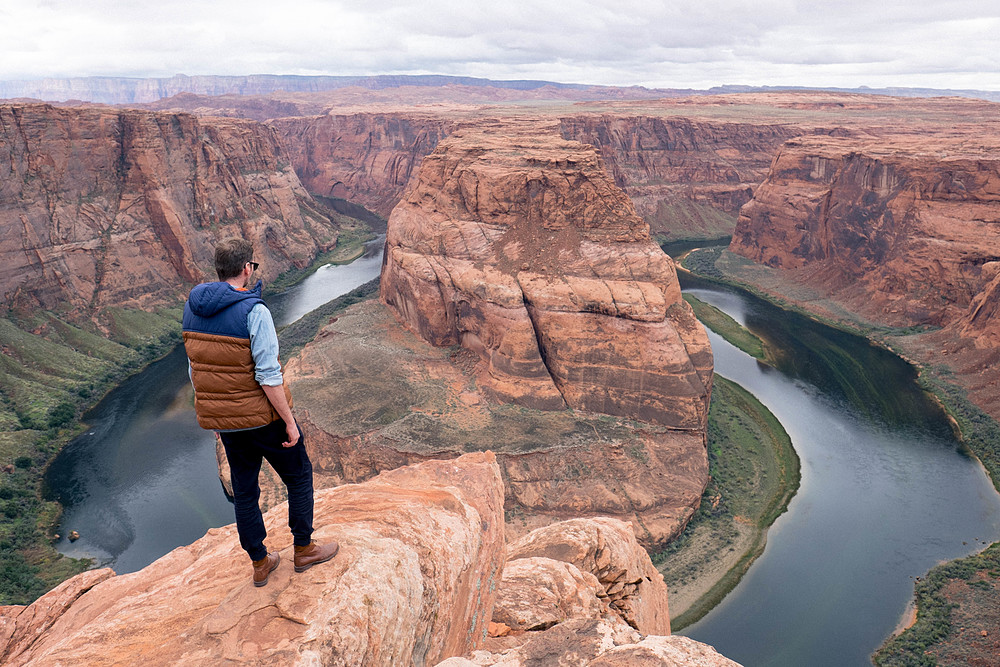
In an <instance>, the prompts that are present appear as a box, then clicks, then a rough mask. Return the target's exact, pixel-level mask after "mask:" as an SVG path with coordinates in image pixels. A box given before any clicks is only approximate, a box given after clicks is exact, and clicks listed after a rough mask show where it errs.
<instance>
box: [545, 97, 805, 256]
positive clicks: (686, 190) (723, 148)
mask: <svg viewBox="0 0 1000 667" xmlns="http://www.w3.org/2000/svg"><path fill="white" fill-rule="evenodd" d="M802 131H803V130H802V128H801V127H797V126H794V125H789V124H782V123H775V122H764V121H762V122H757V123H737V122H712V121H709V120H707V119H698V118H685V117H670V116H667V117H658V116H645V115H628V114H614V113H605V114H601V115H586V116H572V117H564V118H562V119H561V120H560V132H561V134H562V136H563V137H565V138H567V139H572V140H575V141H581V142H583V143H587V144H592V145H593V146H595V147H596V148H597V150H598V151H599V152H600V155H601V158H602V159H603V160H604V163H605V164H606V165H607V167H608V171H609V172H610V174H611V175H612V177H613V178H614V181H615V184H616V185H618V187H620V188H622V190H624V191H625V194H627V195H628V196H629V198H630V199H631V200H632V203H633V204H634V205H635V208H636V211H637V212H638V213H639V214H640V215H641V216H642V217H643V219H645V220H646V222H648V223H649V225H650V228H651V229H652V231H653V233H654V234H657V235H662V236H663V237H666V238H670V239H686V238H712V237H718V236H726V235H728V234H730V233H731V232H732V228H733V226H734V224H735V221H736V218H737V216H738V214H739V210H740V207H741V206H743V205H744V204H746V203H747V202H748V201H749V200H750V198H751V196H752V195H753V190H754V188H756V187H757V185H759V184H760V182H761V181H763V180H764V177H765V176H766V175H767V170H768V166H769V165H770V163H771V159H772V158H773V156H774V154H775V153H776V152H777V150H778V148H779V147H780V146H781V144H782V143H783V142H785V141H786V140H788V139H791V138H793V137H795V136H798V135H799V134H801V133H802Z"/></svg>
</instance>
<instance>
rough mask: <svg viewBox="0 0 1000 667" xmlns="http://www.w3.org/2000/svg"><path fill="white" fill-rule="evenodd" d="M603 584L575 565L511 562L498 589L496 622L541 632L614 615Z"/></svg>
mask: <svg viewBox="0 0 1000 667" xmlns="http://www.w3.org/2000/svg"><path fill="white" fill-rule="evenodd" d="M606 598H607V595H606V592H605V589H604V587H603V586H602V585H601V582H600V581H598V580H597V577H595V576H594V575H593V574H591V573H590V572H581V571H580V568H578V567H577V566H576V565H573V564H572V563H567V562H564V561H559V560H555V559H552V558H542V557H529V558H518V559H517V560H512V561H509V562H508V563H507V564H506V565H505V566H504V569H503V578H502V579H501V580H500V585H499V586H498V587H497V601H496V605H495V606H494V607H493V622H494V623H498V624H501V623H502V624H503V625H505V626H507V627H508V628H510V629H511V630H515V631H527V632H537V631H540V630H547V629H548V628H550V627H552V626H553V625H556V624H557V623H562V622H563V621H567V620H569V619H572V618H603V617H605V616H608V615H610V614H611V610H610V608H609V607H608V603H607V600H606Z"/></svg>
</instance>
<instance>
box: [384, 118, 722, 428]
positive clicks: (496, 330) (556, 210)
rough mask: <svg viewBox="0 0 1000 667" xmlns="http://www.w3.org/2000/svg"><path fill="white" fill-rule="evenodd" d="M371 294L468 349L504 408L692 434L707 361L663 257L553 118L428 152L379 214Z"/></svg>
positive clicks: (595, 161) (701, 408) (475, 134)
mask: <svg viewBox="0 0 1000 667" xmlns="http://www.w3.org/2000/svg"><path fill="white" fill-rule="evenodd" d="M381 293H382V298H383V300H384V302H385V303H386V304H387V305H388V306H389V307H390V309H392V310H393V311H394V312H395V313H396V315H397V317H398V318H399V319H400V320H401V321H403V322H405V323H406V324H407V325H408V326H409V327H410V328H412V329H413V330H414V331H416V332H418V333H419V335H420V336H422V337H423V338H424V339H425V340H427V341H428V342H431V343H432V344H434V345H439V346H448V345H461V346H463V347H465V348H467V349H469V350H472V351H474V352H475V353H476V354H478V355H479V357H480V359H481V362H480V365H479V368H478V372H477V375H478V378H479V380H480V382H481V384H482V385H483V386H484V387H485V388H486V389H487V390H489V391H490V392H491V393H492V394H493V395H495V396H496V397H498V398H499V399H501V400H503V401H509V402H514V403H520V404H522V405H526V406H529V407H535V408H541V409H560V408H563V407H565V406H569V407H573V408H578V409H583V410H588V411H593V412H601V413H605V414H611V415H621V416H626V417H631V418H635V419H640V420H643V421H648V422H652V423H656V424H661V425H666V426H670V427H674V428H682V429H694V430H699V431H702V432H704V428H705V424H706V419H707V410H708V397H709V391H710V387H711V377H712V353H711V349H710V348H709V344H708V339H707V337H706V335H705V331H704V329H703V328H702V327H701V325H700V324H698V322H697V321H696V320H695V319H694V316H693V314H692V313H691V311H690V309H689V308H688V306H687V305H686V304H685V303H684V301H683V300H682V299H681V296H680V288H679V286H678V284H677V278H676V274H675V272H674V266H673V262H672V261H671V259H670V258H669V257H667V256H666V255H664V254H663V252H662V251H661V250H660V249H659V248H658V247H657V246H656V244H655V243H653V241H652V240H651V238H650V235H649V227H648V225H647V224H646V223H645V222H644V221H643V220H642V219H641V218H640V217H639V216H638V215H636V213H635V210H634V208H633V207H632V204H631V202H630V201H629V200H628V198H627V197H626V196H625V194H624V193H623V192H622V191H621V190H620V189H618V188H617V187H615V185H614V184H613V183H612V182H611V180H610V179H609V178H608V177H607V175H606V173H605V171H604V168H603V165H602V164H601V161H600V159H599V157H598V155H597V153H596V151H595V150H594V149H593V148H592V147H590V146H587V145H584V144H580V143H578V142H573V141H566V140H564V139H562V138H561V137H559V135H558V133H557V129H556V127H555V126H554V125H552V124H548V125H546V124H544V123H542V124H540V123H537V122H524V123H513V122H508V123H497V124H493V125H488V126H483V125H480V126H479V127H476V128H469V129H462V130H460V131H456V132H455V133H453V134H452V136H451V137H449V138H448V139H446V140H444V141H443V142H441V144H439V145H438V148H437V149H436V150H435V152H434V153H433V154H431V155H430V156H428V157H427V158H425V159H424V161H423V163H422V164H421V168H420V171H419V172H418V174H417V175H416V176H415V178H414V179H413V181H412V182H411V185H410V187H409V189H408V191H407V195H406V196H405V198H404V200H403V201H402V202H401V203H400V204H399V205H398V206H397V207H396V208H395V209H394V210H393V213H392V216H391V217H390V219H389V232H388V237H387V241H386V257H385V266H384V268H383V271H382V286H381Z"/></svg>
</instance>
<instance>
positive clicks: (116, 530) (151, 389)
mask: <svg viewBox="0 0 1000 667" xmlns="http://www.w3.org/2000/svg"><path fill="white" fill-rule="evenodd" d="M383 242H384V239H378V240H376V241H373V242H371V243H370V244H368V246H367V247H366V252H365V254H364V256H363V257H362V258H360V259H358V260H356V261H355V262H352V263H351V264H346V265H339V266H335V265H327V266H325V267H322V268H320V269H319V270H318V271H317V272H316V273H314V274H313V275H311V276H310V277H309V278H307V279H306V280H305V281H303V282H302V283H301V284H300V285H298V286H296V287H295V288H293V289H291V290H289V291H288V292H285V293H284V294H282V295H280V296H273V295H269V294H267V292H266V290H265V294H264V298H265V300H266V301H267V302H268V306H269V307H270V308H271V310H272V312H273V314H274V319H275V322H276V323H277V324H278V326H282V325H284V324H288V323H290V322H292V321H294V320H296V319H298V318H299V317H301V316H302V315H304V314H305V313H307V312H309V311H310V310H313V309H314V308H316V307H318V306H321V305H323V304H324V303H326V302H328V301H330V300H332V299H335V298H337V297H338V296H340V295H342V294H345V293H347V292H349V291H351V290H352V289H354V288H355V287H357V286H359V285H361V284H363V283H366V282H368V281H369V280H371V279H373V278H375V277H377V276H378V275H379V271H380V269H381V264H382V245H383ZM178 326H179V323H178ZM191 394H192V391H191V385H190V382H189V381H188V375H187V357H186V356H185V354H184V350H183V348H182V347H178V348H177V349H175V350H174V351H173V352H171V353H170V354H169V355H167V356H166V357H165V358H163V359H161V360H160V361H157V362H156V363H154V364H152V365H150V366H149V367H148V368H146V369H145V370H143V371H142V372H141V373H138V374H137V375H135V376H133V377H131V378H129V379H128V380H126V381H125V382H124V383H122V385H121V386H120V387H118V388H116V389H115V390H114V391H112V392H111V393H110V394H108V396H107V397H106V398H105V399H104V400H103V401H101V403H100V404H98V405H97V406H96V407H95V408H94V409H93V410H91V411H90V412H89V413H87V414H86V415H85V416H84V421H85V422H86V423H87V424H89V425H90V429H89V430H88V431H87V432H86V433H85V434H84V435H82V436H80V437H78V438H76V439H75V440H73V441H72V442H70V443H69V444H68V445H67V446H66V447H65V448H64V449H63V450H62V452H60V454H59V455H58V456H57V457H56V459H55V460H54V461H53V462H52V465H51V466H49V470H48V473H47V475H46V487H47V493H48V495H49V497H51V498H53V499H55V500H58V501H59V502H61V503H62V504H63V507H64V508H65V512H64V514H63V519H62V523H61V529H60V532H61V533H63V534H64V535H65V534H68V532H69V531H70V530H76V531H77V532H78V533H79V534H80V539H79V540H77V541H76V542H70V541H69V540H68V539H66V538H65V537H63V538H62V539H61V540H60V541H59V542H57V543H56V545H55V546H56V548H57V549H58V550H59V551H61V552H62V553H64V554H66V555H68V556H73V557H75V558H82V557H85V558H95V559H96V560H97V561H98V563H99V564H102V565H107V566H109V567H112V568H114V570H115V571H116V572H118V573H119V574H123V573H126V572H134V571H135V570H139V569H141V568H143V567H145V566H146V565H148V564H150V563H151V562H153V561H154V560H156V559H157V558H159V557H160V556H163V555H164V554H166V553H167V552H169V551H171V550H173V549H175V548H176V547H178V546H181V545H184V544H190V543H191V542H193V541H195V540H197V539H198V538H200V537H201V536H202V535H204V534H205V531H206V530H208V529H209V528H214V527H217V526H224V525H226V524H229V523H232V522H233V520H234V518H233V508H232V505H231V504H230V503H229V502H228V500H227V499H226V496H225V494H224V492H223V490H222V485H221V484H220V482H219V476H218V468H217V463H216V460H215V435H214V434H213V433H212V432H210V431H205V430H203V429H201V428H199V426H198V424H197V422H196V421H195V417H194V409H193V407H192V396H191Z"/></svg>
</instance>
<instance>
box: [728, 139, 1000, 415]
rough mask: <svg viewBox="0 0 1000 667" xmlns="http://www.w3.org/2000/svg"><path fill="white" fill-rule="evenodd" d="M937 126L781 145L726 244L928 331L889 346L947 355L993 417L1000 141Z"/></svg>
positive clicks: (999, 296) (918, 355)
mask: <svg viewBox="0 0 1000 667" xmlns="http://www.w3.org/2000/svg"><path fill="white" fill-rule="evenodd" d="M995 137H996V134H995V132H990V131H989V130H988V129H987V128H986V127H982V126H979V125H976V126H972V125H961V124H959V125H956V126H955V127H954V128H952V130H951V132H950V133H948V134H939V135H936V136H932V137H928V136H924V135H913V134H896V135H885V136H881V137H878V138H872V137H869V138H867V139H864V138H857V137H855V138H832V137H825V138H821V137H804V138H799V139H795V140H792V141H789V142H787V143H786V144H785V145H784V146H783V147H782V149H781V151H780V153H779V154H778V155H777V157H776V158H775V160H774V164H773V166H772V169H771V172H770V174H769V175H768V177H767V179H766V180H765V182H764V183H763V184H762V185H761V186H760V188H759V189H758V190H757V192H756V193H755V195H754V199H753V201H751V202H750V203H748V204H747V205H746V206H745V207H744V208H743V210H742V212H741V215H740V220H739V224H738V226H737V229H736V233H735V234H734V237H733V241H732V244H731V246H730V249H731V250H732V251H733V252H735V253H738V254H740V255H743V256H745V257H748V258H750V259H752V260H754V261H755V262H760V263H763V264H766V265H768V266H771V267H776V268H780V269H783V270H784V271H783V275H784V276H785V277H786V279H788V280H790V281H792V282H802V283H805V284H806V285H808V286H809V287H810V288H811V289H812V290H813V291H814V293H815V294H816V295H818V296H819V297H822V298H828V299H832V300H833V301H834V302H836V303H838V304H841V305H843V306H846V307H847V308H848V309H849V310H850V311H852V312H854V313H857V314H860V315H861V316H862V317H864V318H866V319H867V320H869V321H872V322H876V323H879V324H883V325H890V326H894V327H899V328H910V327H920V328H925V329H927V328H930V329H939V331H937V332H936V333H927V334H924V335H922V336H907V337H903V338H899V339H898V340H896V345H898V346H899V347H900V348H901V349H903V350H905V351H906V353H907V354H908V355H910V356H912V357H913V358H915V359H917V360H920V361H923V362H925V363H933V364H939V363H942V362H945V363H950V364H952V366H953V368H954V369H955V370H956V371H958V373H957V375H956V378H957V379H958V380H959V381H961V382H963V383H964V384H965V385H966V387H967V388H968V389H969V390H970V391H971V396H972V398H973V399H974V400H975V401H976V402H977V403H979V404H980V405H981V406H983V407H984V408H985V409H987V410H989V411H990V412H991V413H992V414H993V415H994V416H1000V402H998V398H997V396H998V395H997V393H996V384H997V382H998V381H1000V377H998V376H997V374H996V372H995V370H994V369H995V368H996V364H995V361H996V360H995V358H994V357H995V355H994V354H993V353H992V351H993V350H995V348H996V346H997V345H998V344H1000V318H998V317H997V314H998V310H1000V292H998V290H1000V252H998V250H997V248H998V247H1000V159H998V157H997V156H998V155H1000V144H998V143H997V140H996V138H995Z"/></svg>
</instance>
